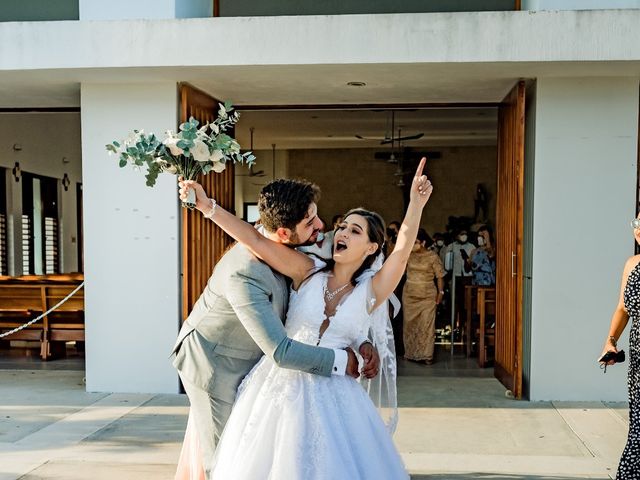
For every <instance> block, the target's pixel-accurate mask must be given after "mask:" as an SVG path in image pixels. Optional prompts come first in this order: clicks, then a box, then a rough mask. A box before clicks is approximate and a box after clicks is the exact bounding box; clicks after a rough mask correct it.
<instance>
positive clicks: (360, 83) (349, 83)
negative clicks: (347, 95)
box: [347, 82, 367, 87]
mask: <svg viewBox="0 0 640 480" xmlns="http://www.w3.org/2000/svg"><path fill="white" fill-rule="evenodd" d="M347 85H348V86H350V87H365V86H366V85H367V84H366V83H364V82H347Z"/></svg>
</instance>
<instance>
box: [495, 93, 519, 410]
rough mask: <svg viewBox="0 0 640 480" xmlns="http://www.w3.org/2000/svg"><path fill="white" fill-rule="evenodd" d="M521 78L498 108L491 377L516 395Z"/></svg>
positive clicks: (517, 391) (516, 396) (517, 371)
mask: <svg viewBox="0 0 640 480" xmlns="http://www.w3.org/2000/svg"><path fill="white" fill-rule="evenodd" d="M524 102H525V84H524V82H523V81H520V82H518V84H517V85H516V86H515V87H514V88H513V89H512V90H511V92H509V94H508V95H507V96H506V97H505V99H504V100H503V103H502V104H501V105H500V108H499V112H498V198H497V239H496V240H497V242H496V252H497V258H496V260H497V261H496V263H497V272H496V352H495V357H496V360H495V376H496V378H498V380H500V381H501V382H502V383H503V384H504V386H505V387H507V388H508V389H509V390H511V391H512V392H513V394H514V396H515V398H521V397H522V281H523V276H522V242H523V230H524V215H523V213H524V107H525V103H524Z"/></svg>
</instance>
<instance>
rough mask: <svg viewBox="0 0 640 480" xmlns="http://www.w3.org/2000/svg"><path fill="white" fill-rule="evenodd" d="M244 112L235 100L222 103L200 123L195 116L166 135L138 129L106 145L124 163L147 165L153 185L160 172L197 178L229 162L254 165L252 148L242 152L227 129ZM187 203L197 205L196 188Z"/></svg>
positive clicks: (220, 169) (189, 178)
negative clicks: (207, 120) (208, 119)
mask: <svg viewBox="0 0 640 480" xmlns="http://www.w3.org/2000/svg"><path fill="white" fill-rule="evenodd" d="M239 118H240V114H239V113H238V112H237V111H235V110H234V109H233V105H232V104H231V103H228V102H227V103H225V104H220V106H219V109H218V117H217V118H216V119H215V120H214V121H213V122H212V123H208V124H205V125H202V126H200V123H199V122H198V121H197V120H196V119H195V118H193V117H192V118H190V119H189V121H188V122H185V123H183V124H181V125H180V127H179V131H178V132H173V131H172V130H167V131H166V132H165V137H164V139H162V140H161V139H159V138H158V137H156V135H155V134H153V133H149V134H147V133H145V132H144V130H134V131H133V133H131V134H130V135H129V136H128V137H127V138H126V139H125V140H122V141H120V142H118V141H113V142H111V143H109V144H108V145H106V148H107V150H108V151H109V153H110V154H112V155H117V156H118V158H119V160H120V167H122V168H124V167H126V166H127V165H132V166H133V167H134V168H135V169H138V170H140V169H141V168H142V167H146V169H147V174H146V175H145V177H146V179H147V185H148V186H149V187H153V186H154V185H155V184H156V180H157V179H158V175H159V174H160V173H163V172H164V173H170V174H173V175H180V176H182V177H184V178H185V179H187V180H196V179H197V177H198V176H199V175H200V174H203V175H207V174H208V173H210V172H211V171H213V172H216V173H220V172H222V171H223V170H224V169H225V168H226V164H227V163H228V162H232V163H246V164H247V165H252V164H253V162H254V161H255V157H254V155H253V153H252V152H245V153H241V152H240V145H239V144H238V142H237V141H236V140H235V139H234V138H233V137H231V136H230V135H227V134H226V133H224V132H226V131H227V130H229V129H230V128H231V127H233V126H234V125H235V124H236V123H238V120H239ZM190 194H191V195H190V197H189V198H188V199H187V200H186V201H185V202H183V206H185V207H189V208H193V207H194V206H195V192H193V190H191V191H190Z"/></svg>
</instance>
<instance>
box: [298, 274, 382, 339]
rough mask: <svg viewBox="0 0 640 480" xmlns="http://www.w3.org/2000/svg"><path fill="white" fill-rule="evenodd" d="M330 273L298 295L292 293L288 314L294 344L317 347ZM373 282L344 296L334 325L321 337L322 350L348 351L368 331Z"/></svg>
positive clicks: (312, 281) (308, 283)
mask: <svg viewBox="0 0 640 480" xmlns="http://www.w3.org/2000/svg"><path fill="white" fill-rule="evenodd" d="M328 277H329V273H328V272H319V273H316V274H314V275H312V276H311V278H309V279H308V280H307V281H306V283H304V284H302V286H300V288H299V289H298V291H297V292H296V291H293V290H292V291H291V294H290V295H291V296H290V300H289V312H288V314H287V323H286V329H287V335H288V336H289V338H292V339H293V340H297V341H299V342H303V343H306V344H309V345H315V344H316V343H317V342H318V338H319V336H320V326H321V325H322V322H323V321H324V319H325V314H324V308H325V304H324V287H325V285H326V283H327V279H328ZM370 283H371V279H370V278H368V279H365V280H363V281H361V282H359V283H358V285H356V287H355V288H354V289H353V291H352V292H351V293H350V294H348V295H347V296H345V297H344V298H343V300H342V302H341V303H340V305H339V306H338V308H337V310H336V313H335V314H334V315H333V316H332V317H330V320H331V323H330V324H329V327H328V328H327V330H326V331H325V332H324V334H323V335H322V339H321V340H320V344H319V345H320V346H321V347H327V348H346V347H348V346H349V345H351V344H352V343H353V342H354V341H356V340H357V339H358V338H361V337H362V336H363V335H364V336H366V335H367V332H368V330H369V318H370V316H369V313H368V309H367V303H368V302H371V300H370V296H371V294H370V293H369V292H370V286H369V284H370Z"/></svg>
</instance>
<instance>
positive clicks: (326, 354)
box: [173, 244, 347, 476]
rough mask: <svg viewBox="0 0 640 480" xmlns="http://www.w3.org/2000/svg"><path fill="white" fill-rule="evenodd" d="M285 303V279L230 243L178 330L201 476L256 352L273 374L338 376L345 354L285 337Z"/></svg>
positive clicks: (178, 361)
mask: <svg viewBox="0 0 640 480" xmlns="http://www.w3.org/2000/svg"><path fill="white" fill-rule="evenodd" d="M288 297H289V292H288V288H287V284H286V281H285V279H284V277H283V276H282V275H280V274H278V273H275V272H273V270H271V269H270V268H269V267H268V266H267V265H266V264H264V263H263V262H261V261H260V260H258V259H257V258H256V257H255V256H254V255H253V254H251V252H249V250H247V248H246V247H244V246H243V245H240V244H236V245H235V246H234V247H232V248H231V249H230V250H229V251H228V252H227V253H226V254H225V255H224V256H223V257H222V259H221V260H220V261H219V262H218V264H217V265H216V267H215V269H214V271H213V275H212V276H211V278H209V281H208V282H207V286H206V287H205V289H204V291H203V292H202V295H200V298H199V299H198V301H197V302H196V304H195V306H194V308H193V311H192V312H191V314H190V315H189V317H188V318H187V320H186V321H185V322H184V324H183V326H182V329H181V330H180V333H179V335H178V340H177V342H176V345H175V347H174V350H173V351H174V353H175V354H176V357H175V360H174V362H173V364H174V366H175V367H176V368H177V369H178V372H179V374H180V378H181V379H182V382H183V384H184V386H185V390H186V392H187V395H188V396H189V400H190V402H191V412H192V415H194V418H195V420H196V424H197V427H198V433H199V438H200V449H201V451H202V454H203V456H204V461H205V470H206V471H207V476H208V474H209V470H210V467H211V460H212V459H213V454H214V451H215V446H216V444H217V442H218V439H219V438H220V434H221V433H222V430H223V429H224V425H225V423H226V422H227V419H228V418H229V415H230V413H231V406H232V405H233V402H234V399H235V396H236V391H237V389H238V386H239V385H240V382H241V381H242V379H243V378H244V377H245V376H246V375H247V373H249V371H250V370H251V368H253V366H254V365H255V364H256V363H257V362H258V360H259V359H260V357H261V356H262V355H263V353H264V354H266V355H268V356H269V357H271V358H272V359H273V360H274V361H275V362H276V363H277V364H278V365H279V366H280V367H284V368H292V369H296V370H301V371H304V372H309V373H315V374H318V375H324V376H330V375H332V374H339V375H342V374H344V367H343V366H342V365H344V366H346V357H347V355H346V352H344V351H342V350H339V351H334V350H332V349H328V348H322V347H314V346H310V345H305V344H303V343H299V342H296V341H294V340H291V339H289V338H288V337H287V334H286V332H285V329H284V326H283V321H284V318H285V315H286V312H287V301H288ZM339 369H342V371H338V370H339Z"/></svg>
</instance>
